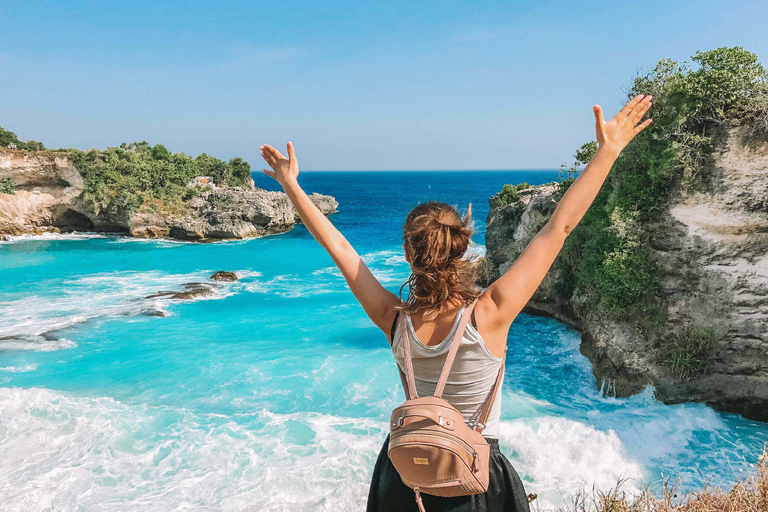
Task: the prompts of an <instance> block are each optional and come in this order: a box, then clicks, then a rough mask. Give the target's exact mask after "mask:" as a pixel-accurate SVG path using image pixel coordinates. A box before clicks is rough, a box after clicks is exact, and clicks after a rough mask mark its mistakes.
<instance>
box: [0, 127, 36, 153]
mask: <svg viewBox="0 0 768 512" xmlns="http://www.w3.org/2000/svg"><path fill="white" fill-rule="evenodd" d="M10 144H16V148H17V149H25V150H27V151H44V150H45V146H43V143H42V142H37V141H35V140H29V141H22V140H19V138H18V137H17V136H16V134H15V133H13V132H9V131H8V130H4V129H3V127H2V126H0V148H7V147H8V146H9V145H10Z"/></svg>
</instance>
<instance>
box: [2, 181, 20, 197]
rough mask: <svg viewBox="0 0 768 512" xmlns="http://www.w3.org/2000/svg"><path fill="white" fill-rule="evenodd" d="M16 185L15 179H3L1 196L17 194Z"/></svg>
mask: <svg viewBox="0 0 768 512" xmlns="http://www.w3.org/2000/svg"><path fill="white" fill-rule="evenodd" d="M15 193H16V183H14V181H13V178H3V179H1V180H0V194H15Z"/></svg>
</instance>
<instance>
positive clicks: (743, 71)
mask: <svg viewBox="0 0 768 512" xmlns="http://www.w3.org/2000/svg"><path fill="white" fill-rule="evenodd" d="M692 60H693V62H694V63H696V64H697V66H696V67H695V69H694V68H693V67H692V66H691V65H689V64H688V63H677V62H675V61H671V60H661V61H660V62H659V63H658V64H657V65H656V67H655V68H654V69H653V71H651V72H650V73H649V74H647V75H645V76H639V77H637V78H635V80H634V83H633V85H632V87H631V89H630V90H629V91H628V94H627V97H628V98H632V97H634V96H635V95H637V94H646V95H648V94H651V95H653V107H652V108H651V110H650V112H649V113H648V115H649V116H650V117H652V118H653V120H654V122H653V124H651V125H650V126H649V127H648V128H647V129H646V130H644V131H643V132H642V133H641V134H640V135H638V136H637V137H636V139H635V140H634V141H633V142H632V143H631V144H630V145H629V146H628V147H627V148H626V149H625V150H624V151H623V153H622V155H621V156H620V157H619V159H617V161H616V163H615V164H614V167H613V169H612V170H611V173H610V174H609V175H608V178H607V179H606V183H605V185H604V186H603V187H602V189H601V190H600V192H599V194H598V195H597V197H596V199H595V201H594V203H593V205H592V206H591V207H590V209H589V210H588V211H587V213H586V215H585V216H584V218H583V219H582V221H581V222H580V223H579V225H578V226H577V227H576V228H575V229H574V231H573V232H572V233H571V235H570V236H569V237H568V239H566V242H565V244H564V247H563V251H562V252H561V254H560V255H559V257H558V259H557V260H556V263H555V266H554V268H556V269H558V270H559V271H560V272H559V280H558V282H557V284H556V286H555V290H556V292H557V293H558V294H561V295H562V296H563V297H566V298H570V297H573V296H574V295H575V294H576V295H578V296H579V299H580V300H579V301H578V304H579V306H578V307H584V308H598V309H597V311H601V312H603V313H605V314H607V315H608V316H610V317H612V318H614V319H616V320H625V321H630V322H633V323H635V324H636V325H638V326H640V327H650V326H653V325H659V324H664V323H665V322H666V316H665V313H664V311H665V309H664V305H663V304H662V303H661V301H662V299H661V298H660V294H658V293H657V292H658V284H659V281H658V280H659V276H660V269H658V268H656V266H655V265H654V262H653V260H652V258H651V251H650V244H649V241H650V238H651V230H652V229H654V227H653V226H654V223H658V222H659V221H660V220H661V219H662V215H663V214H664V213H665V212H666V210H667V207H668V203H669V199H670V194H671V192H672V191H673V190H674V188H675V185H680V187H681V188H682V189H684V190H685V189H688V190H693V189H696V188H697V187H700V186H701V185H702V170H703V169H705V168H706V165H707V164H708V163H709V162H710V161H711V158H712V150H713V138H714V136H715V134H716V132H717V131H718V129H719V127H721V126H723V125H727V124H728V123H731V122H733V121H743V120H747V121H749V122H751V123H752V124H753V127H754V129H766V131H768V121H767V120H768V73H766V70H765V68H764V67H763V66H762V65H761V64H760V63H759V62H758V59H757V56H756V55H754V54H752V53H750V52H748V51H745V50H744V49H743V48H740V47H737V48H718V49H716V50H712V51H708V52H697V53H696V54H695V55H694V56H693V57H692ZM591 144H594V143H591ZM593 147H594V146H590V145H589V144H586V145H584V146H583V147H582V149H581V150H580V151H579V152H578V153H577V156H576V164H575V165H574V167H571V168H570V169H569V170H568V171H569V176H568V178H564V179H562V180H561V183H562V188H563V191H564V190H565V189H566V188H567V186H568V185H570V183H571V182H572V181H573V177H574V176H575V175H576V174H577V173H578V171H579V170H580V166H581V165H582V164H584V163H586V162H587V161H588V160H589V158H591V154H590V152H589V149H590V148H593ZM704 327H705V326H704ZM688 376H689V375H688V374H686V378H687V377H688Z"/></svg>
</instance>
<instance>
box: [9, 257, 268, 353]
mask: <svg viewBox="0 0 768 512" xmlns="http://www.w3.org/2000/svg"><path fill="white" fill-rule="evenodd" d="M212 273H213V271H212V270H207V271H200V272H194V273H189V274H167V273H164V272H161V271H147V272H137V271H124V272H105V273H99V274H92V275H85V276H80V277H77V278H73V279H63V280H62V279H58V280H50V281H47V282H43V283H40V289H41V290H44V291H45V295H27V296H22V297H21V298H17V299H13V300H8V301H5V302H0V349H21V350H41V351H42V350H58V349H61V348H70V347H72V346H74V343H72V342H69V341H67V340H59V339H56V338H57V337H58V336H57V335H55V333H56V331H61V330H62V329H66V328H68V327H72V326H74V325H76V324H79V323H83V322H87V321H89V320H92V319H95V318H104V317H118V316H135V315H140V314H145V313H156V312H160V313H163V314H167V311H166V308H167V305H168V304H169V303H170V302H171V301H172V299H170V298H168V297H154V298H151V299H148V298H147V297H148V296H150V295H153V294H156V293H158V292H161V291H169V290H170V291H180V290H181V289H182V285H183V284H185V283H189V282H200V281H202V282H208V278H209V277H210V275H211V274H212ZM237 273H238V274H239V275H241V276H242V277H243V278H244V279H246V281H247V280H248V279H253V278H255V277H258V276H260V275H261V274H260V273H259V272H255V271H240V272H237ZM246 286H247V282H245V283H244V282H240V281H237V282H232V283H228V282H217V283H216V286H214V287H213V293H212V294H211V295H207V296H201V297H197V298H194V299H191V300H193V301H196V300H219V299H223V298H226V297H229V296H231V295H233V294H235V293H239V292H240V291H242V290H244V289H245V288H246ZM3 338H4V339H3Z"/></svg>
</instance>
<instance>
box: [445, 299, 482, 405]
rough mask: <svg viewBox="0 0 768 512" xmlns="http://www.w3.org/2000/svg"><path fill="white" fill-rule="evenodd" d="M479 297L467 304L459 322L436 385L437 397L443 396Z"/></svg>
mask: <svg viewBox="0 0 768 512" xmlns="http://www.w3.org/2000/svg"><path fill="white" fill-rule="evenodd" d="M477 300H478V299H475V300H473V301H472V303H471V304H469V305H468V306H467V308H466V309H465V310H464V314H463V315H461V322H459V327H458V328H457V329H456V334H455V335H454V336H453V340H452V341H451V348H450V350H449V351H448V356H447V357H446V358H445V364H444V365H443V371H442V373H441V374H440V380H439V381H437V387H435V394H434V396H435V397H437V398H441V397H442V396H443V390H444V389H445V384H446V383H447V382H448V374H449V373H451V366H453V360H454V359H456V352H458V351H459V342H458V341H459V339H461V337H462V336H463V335H464V329H465V328H466V327H467V322H468V321H469V315H470V314H471V313H472V311H473V309H474V307H475V304H476V303H477Z"/></svg>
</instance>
